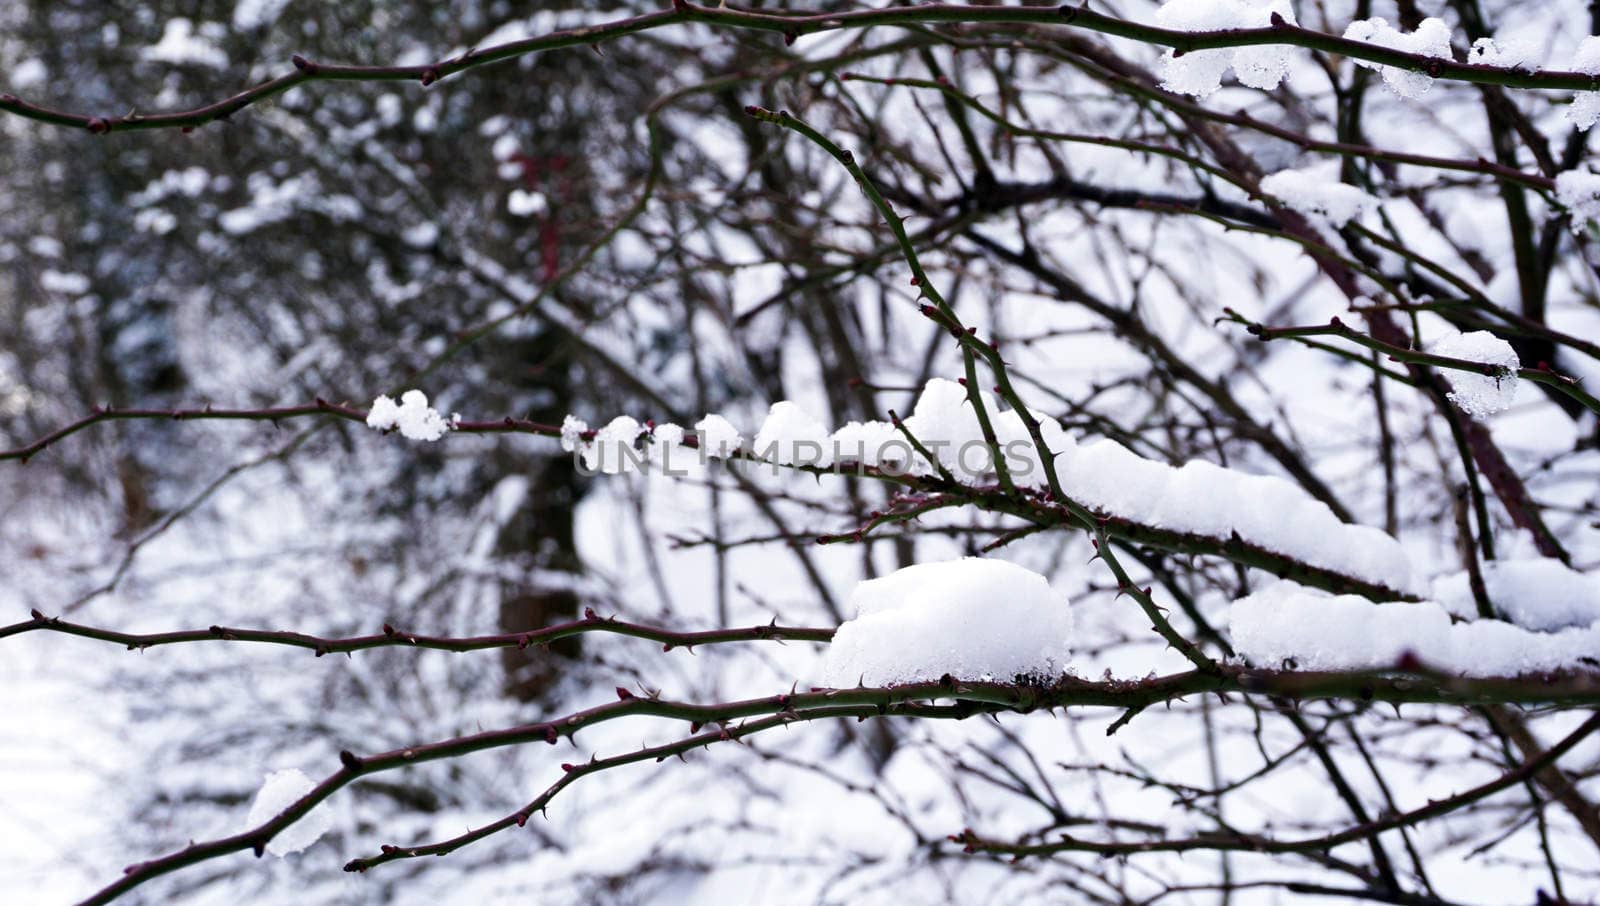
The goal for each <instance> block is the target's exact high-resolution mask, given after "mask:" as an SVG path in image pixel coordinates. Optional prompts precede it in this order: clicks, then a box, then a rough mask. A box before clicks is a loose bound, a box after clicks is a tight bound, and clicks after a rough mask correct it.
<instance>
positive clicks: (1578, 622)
mask: <svg viewBox="0 0 1600 906" xmlns="http://www.w3.org/2000/svg"><path fill="white" fill-rule="evenodd" d="M1482 571H1483V587H1484V591H1485V592H1487V593H1488V596H1489V601H1490V602H1491V603H1492V604H1493V605H1494V607H1495V610H1496V611H1497V612H1498V613H1499V614H1501V615H1502V616H1504V617H1505V618H1506V619H1508V620H1510V621H1511V622H1512V623H1515V624H1516V625H1518V626H1521V627H1522V628H1524V629H1531V630H1534V631H1535V632H1554V631H1556V630H1561V629H1571V628H1581V627H1584V626H1591V625H1593V624H1594V623H1596V622H1597V621H1600V576H1590V575H1588V574H1586V573H1580V572H1578V571H1576V570H1574V569H1571V568H1570V567H1568V566H1567V565H1566V564H1564V563H1562V562H1561V561H1560V560H1549V559H1535V560H1491V561H1489V562H1487V563H1484V564H1483V566H1482ZM1433 598H1434V600H1436V601H1438V602H1439V603H1440V604H1442V605H1443V606H1444V608H1445V609H1446V610H1448V611H1450V613H1452V614H1454V615H1455V616H1458V617H1461V618H1462V619H1468V620H1472V619H1477V616H1478V604H1477V601H1476V599H1474V598H1473V596H1472V585H1471V581H1470V579H1469V578H1468V575H1467V574H1466V573H1465V572H1460V573H1451V574H1449V575H1445V576H1440V577H1438V578H1437V579H1434V580H1433Z"/></svg>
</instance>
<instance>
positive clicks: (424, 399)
mask: <svg viewBox="0 0 1600 906" xmlns="http://www.w3.org/2000/svg"><path fill="white" fill-rule="evenodd" d="M367 427H369V428H376V429H377V430H379V431H389V430H392V429H395V428H398V429H400V433H401V434H402V435H403V436H405V437H408V438H410V439H412V440H438V439H439V438H441V437H444V436H445V434H446V433H448V432H449V430H450V423H449V422H448V421H447V420H446V419H445V417H444V416H443V415H440V414H439V412H438V410H436V409H434V408H432V407H431V406H429V405H428V396H427V394H425V393H423V392H422V391H421V390H407V391H406V392H405V393H403V394H401V395H400V402H399V403H398V404H396V403H395V401H394V400H392V399H390V398H388V397H387V396H379V397H378V398H377V399H375V400H373V401H372V409H371V410H370V411H369V412H368V413H367Z"/></svg>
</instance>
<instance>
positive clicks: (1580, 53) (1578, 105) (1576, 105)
mask: <svg viewBox="0 0 1600 906" xmlns="http://www.w3.org/2000/svg"><path fill="white" fill-rule="evenodd" d="M1572 71H1573V72H1582V73H1585V74H1587V75H1592V76H1600V37H1594V36H1592V35H1591V36H1590V37H1587V38H1584V39H1583V40H1582V41H1580V42H1578V50H1577V52H1575V53H1574V54H1573V55H1572ZM1561 116H1562V118H1563V119H1565V120H1566V121H1567V122H1569V123H1571V124H1572V125H1574V126H1576V127H1578V128H1579V129H1588V128H1590V127H1591V126H1593V125H1594V124H1595V123H1596V122H1600V91H1580V92H1578V93H1577V94H1576V95H1574V96H1573V98H1572V104H1571V105H1570V106H1568V107H1567V109H1566V110H1563V111H1562V112H1561ZM1557 185H1558V187H1559V185H1560V184H1559V182H1558V183H1557ZM1563 204H1565V202H1563ZM1568 207H1571V205H1568Z"/></svg>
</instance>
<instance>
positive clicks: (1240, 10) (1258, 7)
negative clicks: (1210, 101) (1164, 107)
mask: <svg viewBox="0 0 1600 906" xmlns="http://www.w3.org/2000/svg"><path fill="white" fill-rule="evenodd" d="M1273 13H1277V14H1278V15H1279V16H1280V17H1282V19H1283V21H1284V22H1287V23H1288V24H1290V25H1293V24H1295V18H1294V10H1293V9H1292V8H1291V7H1290V4H1289V0H1269V2H1266V3H1261V2H1257V0H1206V2H1197V0H1168V2H1167V3H1165V4H1163V5H1162V6H1161V8H1160V9H1158V10H1156V24H1157V25H1159V26H1160V27H1162V28H1168V29H1172V30H1174V31H1225V30H1230V29H1238V28H1267V27H1268V26H1270V25H1271V24H1272V14H1273ZM1290 51H1291V48H1289V47H1287V46H1283V45H1271V44H1267V45H1259V46H1254V47H1226V48H1210V49H1207V50H1192V51H1189V52H1188V53H1185V54H1182V55H1179V54H1177V53H1175V52H1174V51H1171V50H1168V51H1167V53H1166V55H1165V56H1163V57H1162V58H1161V66H1162V77H1161V87H1163V88H1165V89H1167V90H1168V91H1175V92H1178V93H1179V94H1190V95H1194V96H1196V97H1205V96H1207V95H1209V94H1211V93H1212V92H1214V91H1216V90H1217V89H1218V88H1220V87H1222V77H1223V76H1224V75H1226V74H1227V72H1228V69H1229V67H1232V68H1233V73H1234V75H1235V76H1236V77H1237V78H1238V79H1239V82H1240V84H1242V85H1245V86H1246V87H1249V88H1260V89H1263V90H1270V89H1273V88H1276V87H1278V85H1279V84H1280V83H1281V82H1283V80H1284V79H1286V78H1288V77H1289V60H1290Z"/></svg>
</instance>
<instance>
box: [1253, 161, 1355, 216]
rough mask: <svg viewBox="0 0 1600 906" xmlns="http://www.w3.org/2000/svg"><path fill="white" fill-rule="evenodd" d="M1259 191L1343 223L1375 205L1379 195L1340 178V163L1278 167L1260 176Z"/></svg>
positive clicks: (1293, 206) (1293, 207)
mask: <svg viewBox="0 0 1600 906" xmlns="http://www.w3.org/2000/svg"><path fill="white" fill-rule="evenodd" d="M1261 191H1263V192H1265V193H1267V194H1268V195H1271V196H1272V197H1273V198H1276V199H1278V200H1279V201H1281V202H1283V203H1284V204H1286V205H1288V206H1289V207H1290V208H1292V209H1294V210H1296V211H1298V212H1300V213H1301V214H1305V215H1307V216H1310V217H1317V218H1321V219H1324V220H1326V221H1327V222H1328V223H1330V224H1331V225H1333V226H1334V227H1342V226H1344V225H1345V224H1347V223H1349V222H1350V221H1352V220H1354V219H1356V218H1357V217H1360V216H1361V215H1363V214H1366V213H1368V212H1370V211H1371V210H1373V209H1374V208H1376V207H1377V206H1378V199H1376V198H1373V197H1372V196H1371V195H1368V194H1367V193H1366V192H1363V191H1362V190H1360V189H1358V188H1356V187H1355V186H1352V185H1347V184H1345V183H1342V182H1340V181H1339V165H1338V163H1337V162H1334V163H1332V164H1331V165H1326V164H1319V165H1317V166H1314V167H1307V168H1305V169H1301V170H1280V171H1278V172H1277V173H1273V174H1272V175H1270V176H1267V177H1265V178H1264V179H1262V180H1261Z"/></svg>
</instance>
